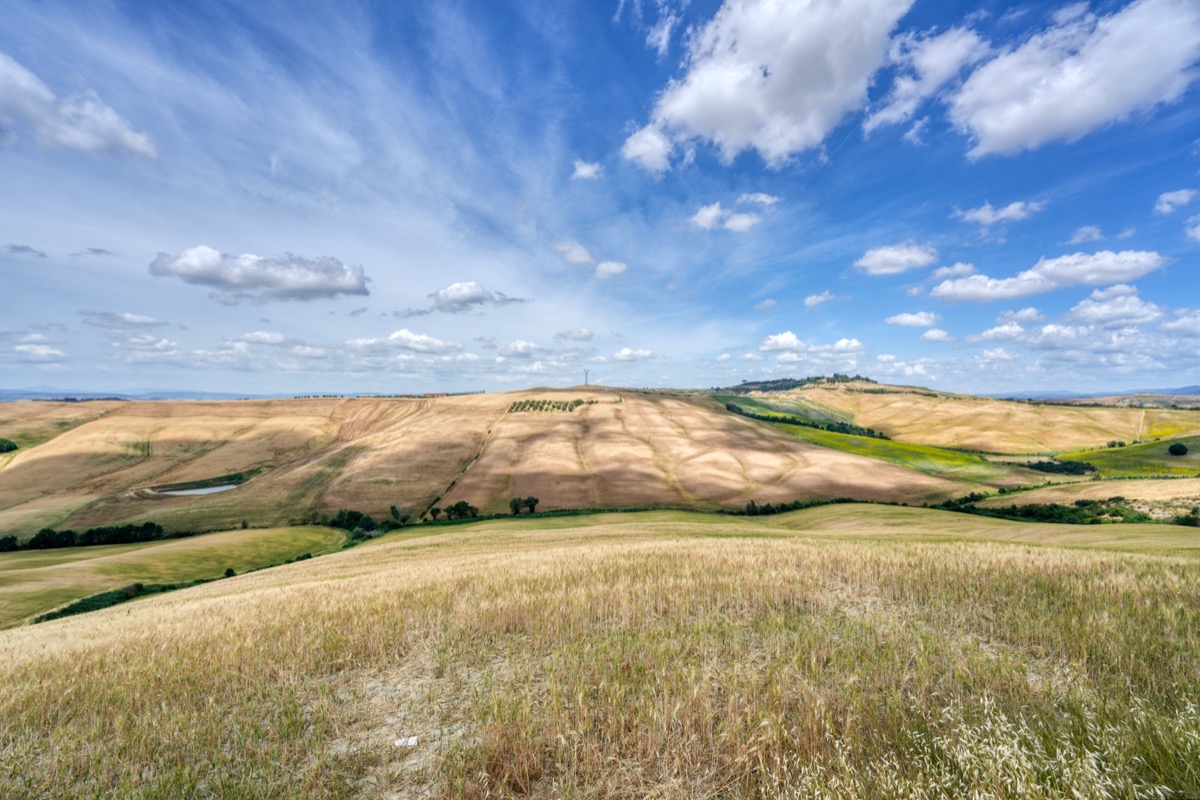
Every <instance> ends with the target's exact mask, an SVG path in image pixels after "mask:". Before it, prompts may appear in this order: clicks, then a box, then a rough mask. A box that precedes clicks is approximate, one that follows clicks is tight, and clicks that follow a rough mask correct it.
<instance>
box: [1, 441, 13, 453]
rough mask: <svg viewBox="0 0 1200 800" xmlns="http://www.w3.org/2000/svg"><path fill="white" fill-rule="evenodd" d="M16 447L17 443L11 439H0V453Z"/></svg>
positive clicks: (8, 451) (10, 450) (9, 451)
mask: <svg viewBox="0 0 1200 800" xmlns="http://www.w3.org/2000/svg"><path fill="white" fill-rule="evenodd" d="M16 449H17V443H16V442H14V441H13V440H12V439H0V453H11V452H12V451H13V450H16Z"/></svg>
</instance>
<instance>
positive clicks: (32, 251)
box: [4, 244, 46, 258]
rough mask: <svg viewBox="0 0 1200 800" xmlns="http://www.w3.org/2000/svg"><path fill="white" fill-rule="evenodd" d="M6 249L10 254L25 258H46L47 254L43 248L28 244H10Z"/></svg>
mask: <svg viewBox="0 0 1200 800" xmlns="http://www.w3.org/2000/svg"><path fill="white" fill-rule="evenodd" d="M4 251H5V252H6V253H8V254H9V255H10V256H18V257H25V258H45V257H46V254H45V253H44V252H42V251H41V250H38V249H36V248H33V247H30V246H29V245H27V244H10V245H9V246H8V247H6V248H4Z"/></svg>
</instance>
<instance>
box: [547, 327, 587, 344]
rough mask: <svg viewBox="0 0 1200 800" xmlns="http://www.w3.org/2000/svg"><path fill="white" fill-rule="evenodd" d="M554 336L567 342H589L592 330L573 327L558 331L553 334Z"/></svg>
mask: <svg viewBox="0 0 1200 800" xmlns="http://www.w3.org/2000/svg"><path fill="white" fill-rule="evenodd" d="M554 338H555V339H558V340H560V341H567V342H590V341H591V340H592V332H591V331H589V330H588V329H587V328H574V329H572V330H569V331H559V332H558V333H556V334H554Z"/></svg>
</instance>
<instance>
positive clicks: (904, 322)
mask: <svg viewBox="0 0 1200 800" xmlns="http://www.w3.org/2000/svg"><path fill="white" fill-rule="evenodd" d="M939 319H941V317H939V316H938V315H937V314H934V313H933V312H931V311H918V312H917V313H915V314H897V315H896V316H894V317H888V318H887V319H885V320H884V322H886V323H887V324H888V325H897V326H899V327H901V328H932V327H933V326H934V325H936V324H937V322H938V320H939Z"/></svg>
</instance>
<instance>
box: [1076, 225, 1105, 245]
mask: <svg viewBox="0 0 1200 800" xmlns="http://www.w3.org/2000/svg"><path fill="white" fill-rule="evenodd" d="M1102 241H1104V232H1103V231H1101V230H1100V228H1099V227H1098V226H1096V225H1084V226H1082V227H1080V228H1076V229H1075V232H1074V233H1072V234H1071V238H1070V239H1068V240H1067V244H1083V243H1084V242H1102Z"/></svg>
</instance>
